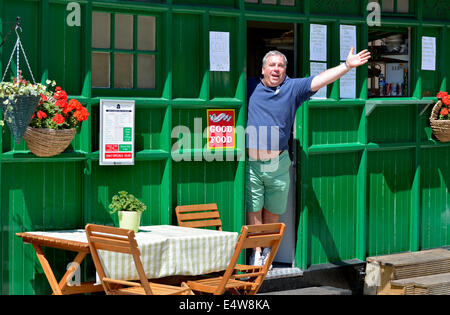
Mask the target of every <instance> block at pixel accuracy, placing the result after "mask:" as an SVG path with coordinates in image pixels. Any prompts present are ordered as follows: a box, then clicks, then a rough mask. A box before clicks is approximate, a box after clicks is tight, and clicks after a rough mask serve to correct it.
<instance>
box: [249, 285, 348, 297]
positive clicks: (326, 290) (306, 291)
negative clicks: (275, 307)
mask: <svg viewBox="0 0 450 315" xmlns="http://www.w3.org/2000/svg"><path fill="white" fill-rule="evenodd" d="M351 294H352V291H350V290H346V289H340V288H334V287H328V286H323V287H310V288H301V289H293V290H285V291H275V292H266V293H260V294H258V295H351Z"/></svg>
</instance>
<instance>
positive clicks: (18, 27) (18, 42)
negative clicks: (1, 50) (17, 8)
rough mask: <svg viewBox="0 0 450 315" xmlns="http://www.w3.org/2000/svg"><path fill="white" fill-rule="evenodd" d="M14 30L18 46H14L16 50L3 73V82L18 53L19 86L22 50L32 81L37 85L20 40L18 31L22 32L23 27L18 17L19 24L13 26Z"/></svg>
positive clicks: (13, 51) (13, 50)
mask: <svg viewBox="0 0 450 315" xmlns="http://www.w3.org/2000/svg"><path fill="white" fill-rule="evenodd" d="M12 29H14V31H15V32H16V35H17V40H16V44H15V45H14V48H13V49H12V53H11V56H10V57H9V61H8V64H7V66H6V69H5V72H4V73H3V76H2V81H4V80H5V76H6V73H7V72H8V69H9V66H10V65H11V60H12V57H13V56H14V53H17V59H16V60H17V84H19V82H20V76H21V75H20V50H22V54H23V56H24V57H25V62H26V64H27V67H28V71H29V72H30V75H31V79H32V80H33V83H34V84H36V80H35V79H34V75H33V71H31V67H30V64H29V62H28V58H27V55H26V53H25V49H24V48H23V45H22V42H21V40H20V36H19V33H18V32H17V30H18V29H20V31H22V27H21V26H20V17H17V23H16V24H15V25H14V26H13V28H12ZM12 29H11V30H10V31H9V32H8V35H6V37H5V39H4V40H3V42H2V45H3V43H4V42H5V40H6V38H7V37H8V36H9V35H10V33H11V31H12Z"/></svg>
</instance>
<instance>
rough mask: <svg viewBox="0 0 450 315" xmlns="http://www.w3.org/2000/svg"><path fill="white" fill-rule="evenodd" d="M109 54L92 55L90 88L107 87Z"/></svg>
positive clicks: (97, 53)
mask: <svg viewBox="0 0 450 315" xmlns="http://www.w3.org/2000/svg"><path fill="white" fill-rule="evenodd" d="M109 71H110V70H109V53H103V52H94V53H92V87H109Z"/></svg>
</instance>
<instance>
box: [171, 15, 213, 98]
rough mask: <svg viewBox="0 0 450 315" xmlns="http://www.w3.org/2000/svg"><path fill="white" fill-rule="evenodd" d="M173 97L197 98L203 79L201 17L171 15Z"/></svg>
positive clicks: (203, 39)
mask: <svg viewBox="0 0 450 315" xmlns="http://www.w3.org/2000/svg"><path fill="white" fill-rule="evenodd" d="M172 31H173V33H172V34H171V37H172V48H173V52H172V56H173V77H174V81H173V97H174V98H188V97H191V98H198V97H199V96H200V87H201V83H202V79H203V74H204V73H203V67H202V66H203V58H205V57H204V56H203V45H204V41H205V40H206V39H205V38H203V36H202V35H203V32H202V17H201V16H200V15H193V14H174V15H173V29H172Z"/></svg>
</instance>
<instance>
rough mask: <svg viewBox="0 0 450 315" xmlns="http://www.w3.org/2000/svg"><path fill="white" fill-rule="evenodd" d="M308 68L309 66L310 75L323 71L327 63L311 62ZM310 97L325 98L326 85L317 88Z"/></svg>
mask: <svg viewBox="0 0 450 315" xmlns="http://www.w3.org/2000/svg"><path fill="white" fill-rule="evenodd" d="M310 68H311V75H318V74H320V73H322V72H323V71H325V70H327V64H326V63H324V62H311V64H310ZM311 98H312V99H315V98H327V86H324V87H323V88H321V89H320V90H318V91H317V92H316V94H314V95H313V96H312V97H311Z"/></svg>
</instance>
